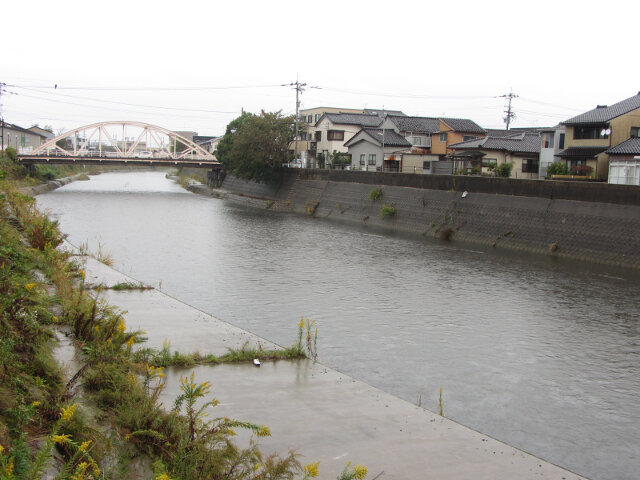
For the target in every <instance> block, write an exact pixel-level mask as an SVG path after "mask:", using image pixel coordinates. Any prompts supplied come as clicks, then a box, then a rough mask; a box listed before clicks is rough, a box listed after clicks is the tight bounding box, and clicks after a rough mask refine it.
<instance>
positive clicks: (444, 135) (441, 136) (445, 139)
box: [440, 132, 447, 142]
mask: <svg viewBox="0 0 640 480" xmlns="http://www.w3.org/2000/svg"><path fill="white" fill-rule="evenodd" d="M440 141H441V142H446V141H447V132H442V133H441V134H440Z"/></svg>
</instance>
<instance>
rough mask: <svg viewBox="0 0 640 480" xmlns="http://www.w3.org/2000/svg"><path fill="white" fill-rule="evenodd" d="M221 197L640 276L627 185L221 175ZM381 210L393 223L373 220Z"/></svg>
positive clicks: (639, 217)
mask: <svg viewBox="0 0 640 480" xmlns="http://www.w3.org/2000/svg"><path fill="white" fill-rule="evenodd" d="M375 188H379V189H380V190H381V193H382V195H381V198H380V199H378V200H372V199H370V198H369V195H370V193H371V191H372V190H373V189H375ZM221 190H222V191H225V192H227V193H230V194H233V195H229V198H231V199H234V200H235V201H241V202H244V203H247V204H250V205H253V206H257V207H261V208H271V209H277V210H283V211H292V212H297V213H304V214H309V213H310V212H311V211H313V215H314V216H316V217H326V218H330V219H336V220H340V221H345V222H351V223H360V224H370V225H378V226H384V227H388V228H392V229H396V230H402V231H406V232H413V233H416V234H419V235H424V236H431V237H436V238H448V239H449V240H452V241H466V242H474V243H481V244H484V245H489V246H493V247H496V248H508V249H514V250H523V251H528V252H535V253H539V254H544V255H553V256H559V257H567V258H574V259H579V260H586V261H592V262H598V263H605V264H610V265H618V266H625V267H633V268H640V188H638V187H634V186H629V185H608V184H602V183H581V182H560V181H537V180H512V179H503V178H485V177H464V176H441V175H408V174H390V173H384V174H381V173H374V172H349V171H329V170H306V169H292V170H289V171H287V172H285V174H284V175H283V176H282V178H281V179H280V180H279V181H278V182H274V183H272V184H257V183H253V182H246V181H243V180H239V179H237V178H234V177H232V176H227V178H226V179H225V180H224V183H223V185H222V189H221ZM383 205H392V206H393V207H394V208H395V215H393V216H389V217H387V218H384V219H383V218H381V217H380V212H381V209H382V207H383Z"/></svg>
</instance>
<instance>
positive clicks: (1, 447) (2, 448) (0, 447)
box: [0, 445, 4, 453]
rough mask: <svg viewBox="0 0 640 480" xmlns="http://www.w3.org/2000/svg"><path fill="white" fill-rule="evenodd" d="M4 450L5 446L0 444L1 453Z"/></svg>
mask: <svg viewBox="0 0 640 480" xmlns="http://www.w3.org/2000/svg"><path fill="white" fill-rule="evenodd" d="M2 452H4V447H3V446H2V445H0V453H2Z"/></svg>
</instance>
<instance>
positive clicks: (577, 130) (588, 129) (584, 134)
mask: <svg viewBox="0 0 640 480" xmlns="http://www.w3.org/2000/svg"><path fill="white" fill-rule="evenodd" d="M573 138H574V139H575V140H593V139H596V138H609V134H608V133H607V126H606V125H596V126H595V127H593V126H583V127H573Z"/></svg>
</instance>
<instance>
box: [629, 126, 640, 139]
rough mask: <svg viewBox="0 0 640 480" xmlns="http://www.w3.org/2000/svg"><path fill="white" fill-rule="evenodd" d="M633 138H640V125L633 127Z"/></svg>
mask: <svg viewBox="0 0 640 480" xmlns="http://www.w3.org/2000/svg"><path fill="white" fill-rule="evenodd" d="M631 138H640V127H631Z"/></svg>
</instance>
